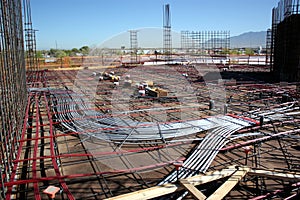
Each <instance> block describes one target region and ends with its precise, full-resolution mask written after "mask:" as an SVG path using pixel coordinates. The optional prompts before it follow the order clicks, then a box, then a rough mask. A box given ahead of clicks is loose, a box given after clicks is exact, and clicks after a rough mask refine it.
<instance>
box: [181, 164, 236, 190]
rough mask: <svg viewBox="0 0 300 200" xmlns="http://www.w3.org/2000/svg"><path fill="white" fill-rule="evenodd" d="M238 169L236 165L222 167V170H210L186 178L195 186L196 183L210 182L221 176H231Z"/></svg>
mask: <svg viewBox="0 0 300 200" xmlns="http://www.w3.org/2000/svg"><path fill="white" fill-rule="evenodd" d="M236 171H237V169H236V166H229V167H228V168H225V169H222V170H220V171H219V170H216V171H212V172H208V173H206V174H204V175H203V174H202V175H196V176H192V177H189V178H186V180H187V181H188V182H190V183H191V184H193V185H194V186H196V185H201V184H204V183H209V182H212V181H215V180H218V179H221V178H225V177H228V176H231V175H232V174H233V173H234V172H236Z"/></svg>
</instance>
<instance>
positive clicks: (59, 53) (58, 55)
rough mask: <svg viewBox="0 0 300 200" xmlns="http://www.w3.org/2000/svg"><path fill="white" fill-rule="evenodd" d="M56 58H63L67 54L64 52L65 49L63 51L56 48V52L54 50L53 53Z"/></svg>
mask: <svg viewBox="0 0 300 200" xmlns="http://www.w3.org/2000/svg"><path fill="white" fill-rule="evenodd" d="M54 56H55V57H56V58H63V57H66V56H67V54H66V52H65V51H63V50H57V51H56V52H55V55H54Z"/></svg>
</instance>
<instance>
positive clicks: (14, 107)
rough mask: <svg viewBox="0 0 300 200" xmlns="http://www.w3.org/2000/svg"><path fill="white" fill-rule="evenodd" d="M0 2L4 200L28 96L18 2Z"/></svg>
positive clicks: (0, 145)
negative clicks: (6, 183) (5, 184)
mask: <svg viewBox="0 0 300 200" xmlns="http://www.w3.org/2000/svg"><path fill="white" fill-rule="evenodd" d="M0 2H1V3H0V8H1V12H0V23H1V26H0V37H1V40H0V52H1V53H0V63H1V68H0V76H1V79H0V92H1V98H0V107H1V109H0V117H1V119H0V129H1V132H0V152H1V153H0V154H1V156H0V162H1V165H0V166H1V169H0V175H1V197H2V198H4V197H5V190H6V188H5V186H4V183H5V182H9V180H10V179H11V177H10V176H11V171H12V167H13V160H14V159H15V157H16V152H17V149H18V141H19V139H20V135H21V131H22V125H23V117H24V115H25V107H26V102H27V92H26V78H25V77H26V75H25V60H24V45H23V25H22V5H21V0H10V1H7V0H1V1H0ZM1 197H0V198H1Z"/></svg>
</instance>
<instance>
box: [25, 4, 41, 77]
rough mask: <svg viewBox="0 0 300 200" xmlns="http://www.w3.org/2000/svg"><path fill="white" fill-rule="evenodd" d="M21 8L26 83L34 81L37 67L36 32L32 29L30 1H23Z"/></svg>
mask: <svg viewBox="0 0 300 200" xmlns="http://www.w3.org/2000/svg"><path fill="white" fill-rule="evenodd" d="M23 8H24V30H25V44H26V67H27V71H28V73H27V77H28V82H33V81H34V80H35V79H36V77H35V74H36V73H35V72H36V71H37V70H38V68H39V65H38V59H37V55H36V37H35V32H36V30H34V29H33V27H32V20H31V6H30V0H23Z"/></svg>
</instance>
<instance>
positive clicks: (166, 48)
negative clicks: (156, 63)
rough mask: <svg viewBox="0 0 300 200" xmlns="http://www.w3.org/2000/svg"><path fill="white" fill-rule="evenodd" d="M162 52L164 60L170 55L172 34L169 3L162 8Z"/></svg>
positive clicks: (169, 58) (169, 57)
mask: <svg viewBox="0 0 300 200" xmlns="http://www.w3.org/2000/svg"><path fill="white" fill-rule="evenodd" d="M163 28H164V30H163V31H164V32H163V53H164V55H165V59H166V60H171V57H172V35H171V13H170V5H169V4H166V5H164V8H163Z"/></svg>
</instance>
